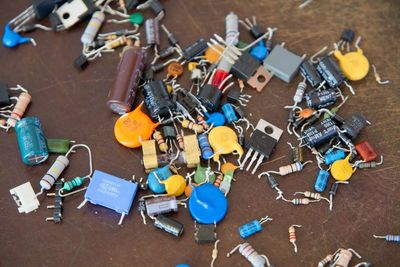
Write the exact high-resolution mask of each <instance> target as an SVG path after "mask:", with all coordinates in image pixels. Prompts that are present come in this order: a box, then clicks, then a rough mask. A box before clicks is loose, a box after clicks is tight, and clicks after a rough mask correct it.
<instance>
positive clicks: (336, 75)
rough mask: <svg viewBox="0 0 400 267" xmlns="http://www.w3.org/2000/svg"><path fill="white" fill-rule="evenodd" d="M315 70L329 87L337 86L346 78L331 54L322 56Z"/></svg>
mask: <svg viewBox="0 0 400 267" xmlns="http://www.w3.org/2000/svg"><path fill="white" fill-rule="evenodd" d="M317 71H318V73H319V74H321V76H322V77H323V78H324V80H325V81H326V82H327V83H328V85H329V86H330V87H331V88H336V87H339V86H340V85H341V84H342V83H343V82H344V81H345V80H346V78H345V76H344V74H343V72H342V71H341V70H340V68H339V65H338V64H337V62H336V60H335V59H334V58H332V57H331V56H326V57H324V58H323V59H322V60H321V61H320V62H319V63H318V65H317Z"/></svg>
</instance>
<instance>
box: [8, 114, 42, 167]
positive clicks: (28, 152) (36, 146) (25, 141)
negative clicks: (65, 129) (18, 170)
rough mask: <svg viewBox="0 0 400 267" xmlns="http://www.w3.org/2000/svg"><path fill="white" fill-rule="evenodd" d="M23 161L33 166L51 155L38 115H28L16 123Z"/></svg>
mask: <svg viewBox="0 0 400 267" xmlns="http://www.w3.org/2000/svg"><path fill="white" fill-rule="evenodd" d="M15 131H16V133H17V140H18V145H19V151H20V153H21V158H22V162H23V163H25V164H26V165H29V166H33V165H37V164H40V163H42V162H44V161H45V160H46V159H47V158H48V157H49V151H48V149H47V144H46V138H45V137H44V134H43V131H42V127H41V124H40V121H39V119H38V118H37V117H27V118H24V119H22V120H20V121H18V122H17V124H16V125H15Z"/></svg>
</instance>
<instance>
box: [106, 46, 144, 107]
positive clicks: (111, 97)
mask: <svg viewBox="0 0 400 267" xmlns="http://www.w3.org/2000/svg"><path fill="white" fill-rule="evenodd" d="M145 62H146V50H145V49H142V48H140V47H138V46H134V47H131V48H128V49H126V50H125V51H124V53H123V54H122V58H121V60H120V62H119V64H118V69H117V77H116V78H115V82H114V85H113V87H112V88H111V89H110V92H109V93H108V100H107V106H108V107H109V108H110V109H111V110H112V111H114V112H115V113H118V114H122V113H126V112H129V111H130V110H131V108H132V104H133V102H134V101H135V96H136V92H137V90H138V84H139V81H140V78H141V76H142V72H143V69H144V64H145Z"/></svg>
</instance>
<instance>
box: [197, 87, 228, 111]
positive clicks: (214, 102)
mask: <svg viewBox="0 0 400 267" xmlns="http://www.w3.org/2000/svg"><path fill="white" fill-rule="evenodd" d="M221 97H222V91H221V90H219V89H218V88H217V87H215V86H213V85H211V84H206V85H204V86H203V87H202V88H201V89H200V92H199V94H198V95H197V98H198V99H199V100H200V102H201V103H202V104H203V105H204V107H205V108H206V109H207V110H208V111H215V110H217V109H218V106H219V103H220V100H221Z"/></svg>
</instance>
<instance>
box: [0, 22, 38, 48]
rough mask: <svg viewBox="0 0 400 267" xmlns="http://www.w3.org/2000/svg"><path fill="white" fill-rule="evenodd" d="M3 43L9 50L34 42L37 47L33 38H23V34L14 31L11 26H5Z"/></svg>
mask: <svg viewBox="0 0 400 267" xmlns="http://www.w3.org/2000/svg"><path fill="white" fill-rule="evenodd" d="M2 42H3V45H4V46H5V47H8V48H12V47H15V46H17V45H20V44H24V43H29V42H32V43H33V44H34V45H35V42H34V41H33V39H32V38H30V37H25V36H22V35H21V34H19V33H17V32H15V31H13V30H12V29H11V27H10V24H6V26H4V34H3V38H2Z"/></svg>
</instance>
